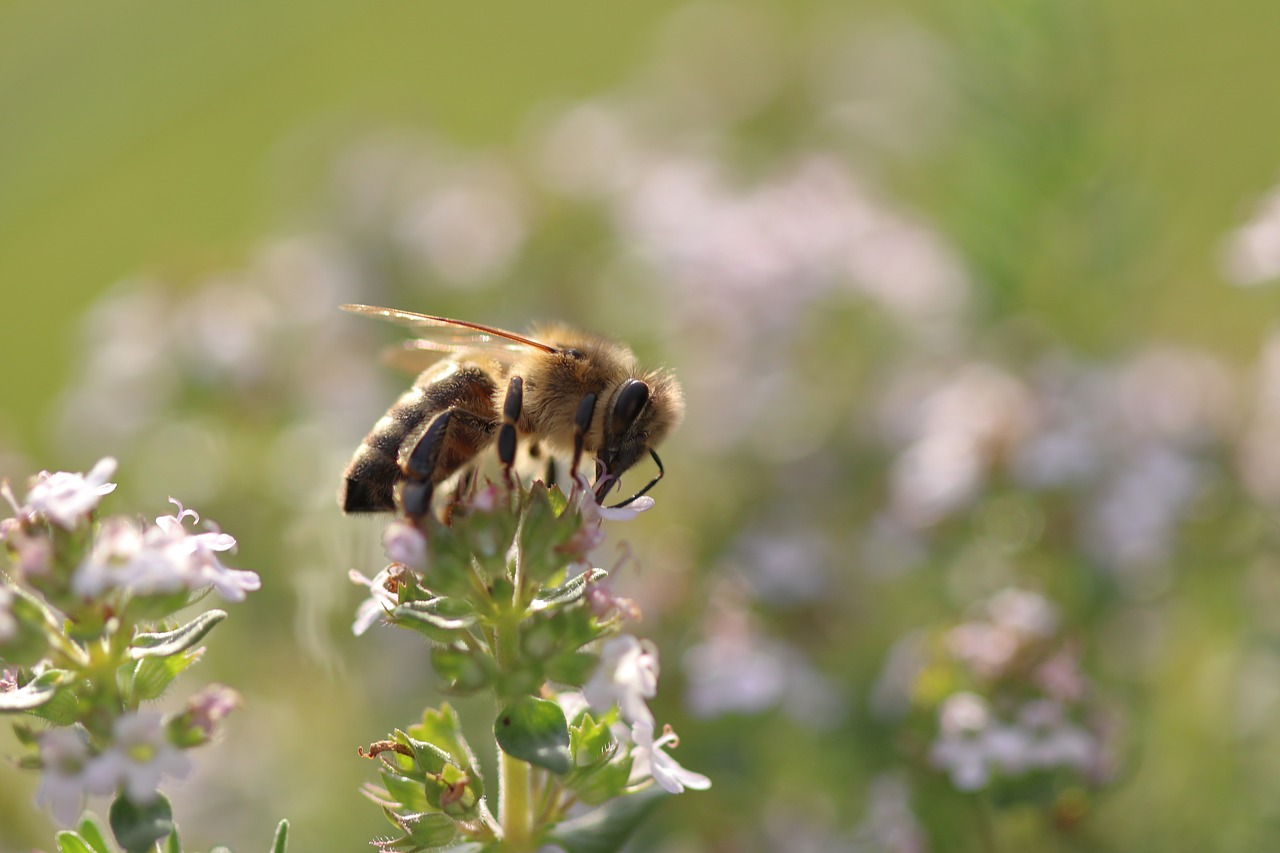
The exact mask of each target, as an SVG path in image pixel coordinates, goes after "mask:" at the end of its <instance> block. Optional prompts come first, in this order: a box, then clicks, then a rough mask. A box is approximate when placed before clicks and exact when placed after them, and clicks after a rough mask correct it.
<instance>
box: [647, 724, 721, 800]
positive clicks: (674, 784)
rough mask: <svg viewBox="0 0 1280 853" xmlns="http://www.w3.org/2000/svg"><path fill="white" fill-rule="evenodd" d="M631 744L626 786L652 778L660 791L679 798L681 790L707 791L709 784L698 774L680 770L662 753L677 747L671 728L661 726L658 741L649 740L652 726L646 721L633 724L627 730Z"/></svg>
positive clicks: (706, 779) (677, 742) (678, 766)
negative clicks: (667, 748) (629, 766)
mask: <svg viewBox="0 0 1280 853" xmlns="http://www.w3.org/2000/svg"><path fill="white" fill-rule="evenodd" d="M631 740H632V742H633V743H634V744H635V747H634V748H633V749H632V750H631V777H630V779H629V780H628V781H629V783H635V782H638V781H640V780H642V779H645V778H648V777H650V776H652V777H653V781H655V782H657V783H658V784H659V785H660V786H661V787H662V789H663V790H664V791H666V792H667V793H670V794H680V793H683V792H684V789H685V788H690V789H692V790H694V791H705V790H707V789H708V788H710V787H711V780H710V779H708V778H707V777H706V776H703V775H702V774H701V773H694V772H693V771H692V770H686V769H684V768H683V767H681V766H680V764H679V762H677V761H676V760H675V759H674V758H672V757H671V756H669V755H667V754H666V753H665V752H663V751H662V748H663V747H665V746H667V745H671V746H673V747H675V746H679V745H680V739H679V738H678V737H676V733H675V732H673V731H672V730H671V726H663V728H662V737H660V738H658V739H657V740H656V741H655V740H654V739H653V723H652V722H649V721H648V720H637V721H636V722H635V723H634V724H633V725H632V726H631Z"/></svg>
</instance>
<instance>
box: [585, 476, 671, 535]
mask: <svg viewBox="0 0 1280 853" xmlns="http://www.w3.org/2000/svg"><path fill="white" fill-rule="evenodd" d="M575 479H576V480H577V482H578V512H580V513H581V514H582V517H583V519H584V520H585V521H586V522H587V524H598V523H599V522H600V521H602V520H603V521H630V520H632V519H633V518H635V517H636V516H638V515H639V514H640V513H642V512H647V511H648V510H651V509H653V505H654V500H653V498H651V497H649V496H648V495H643V496H641V497H638V498H635V499H634V500H632V501H631V502H630V503H628V504H627V505H626V506H616V507H609V506H604V505H603V504H600V503H597V502H596V498H595V492H594V491H592V489H591V486H590V485H589V484H588V483H587V475H586V474H581V473H580V474H578V475H577V477H576V478H575Z"/></svg>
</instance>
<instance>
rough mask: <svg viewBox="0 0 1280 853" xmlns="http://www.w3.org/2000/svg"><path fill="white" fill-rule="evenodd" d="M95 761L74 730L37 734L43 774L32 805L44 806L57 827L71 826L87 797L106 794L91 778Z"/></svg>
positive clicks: (110, 787)
mask: <svg viewBox="0 0 1280 853" xmlns="http://www.w3.org/2000/svg"><path fill="white" fill-rule="evenodd" d="M97 760H98V759H97V758H95V757H93V756H91V755H90V753H89V744H88V743H87V742H86V741H85V738H84V735H83V734H81V733H80V731H79V730H78V729H50V730H48V731H46V732H44V733H43V734H41V735H40V763H41V765H42V766H43V768H44V775H43V776H41V778H40V788H39V790H37V791H36V805H37V806H48V807H49V810H50V811H51V812H52V813H53V818H54V820H56V821H57V822H58V825H59V826H71V825H72V824H74V823H75V821H76V818H78V817H80V812H82V811H83V810H84V801H85V796H86V795H87V794H109V793H111V791H112V790H114V787H115V786H114V785H104V784H102V783H101V781H100V780H97V779H96V778H95V777H94V775H93V772H92V771H93V768H94V766H95V765H96V762H97Z"/></svg>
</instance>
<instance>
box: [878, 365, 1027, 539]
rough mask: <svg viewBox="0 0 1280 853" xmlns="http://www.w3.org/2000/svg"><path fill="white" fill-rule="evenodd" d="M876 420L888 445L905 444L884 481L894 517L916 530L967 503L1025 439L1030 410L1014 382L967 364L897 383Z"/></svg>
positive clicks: (990, 367) (915, 374)
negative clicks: (995, 466)
mask: <svg viewBox="0 0 1280 853" xmlns="http://www.w3.org/2000/svg"><path fill="white" fill-rule="evenodd" d="M881 419H882V421H883V422H884V425H885V429H886V432H887V433H888V436H889V438H890V440H891V441H894V442H905V444H906V446H905V448H904V449H903V450H902V452H901V453H900V454H899V455H898V457H897V459H896V460H895V461H894V464H893V468H892V471H891V473H890V483H889V489H890V506H891V509H892V512H893V515H894V516H895V518H897V519H898V520H899V521H901V522H902V523H904V524H907V525H909V526H910V527H913V528H916V529H922V528H925V527H928V526H930V525H932V524H935V523H937V522H939V521H941V520H942V519H944V518H946V517H947V516H949V515H951V514H952V513H954V512H955V511H957V510H958V509H959V508H961V507H962V506H964V505H966V504H967V503H968V502H969V501H970V500H971V499H972V498H973V496H974V495H975V494H976V493H977V492H978V489H979V488H980V487H981V486H982V484H983V482H984V481H985V479H986V477H987V475H988V472H989V470H990V468H991V467H992V465H993V464H994V463H995V462H996V461H997V460H998V459H999V458H1000V457H1001V456H1002V455H1003V454H1005V453H1007V452H1009V451H1010V450H1011V449H1012V448H1015V447H1017V446H1018V445H1019V444H1020V443H1021V442H1022V441H1023V440H1024V438H1025V437H1026V436H1027V435H1028V434H1029V433H1030V431H1031V429H1032V426H1033V424H1034V420H1035V410H1034V407H1033V398H1032V395H1031V393H1030V390H1029V389H1028V388H1027V386H1026V385H1025V384H1024V383H1023V382H1022V381H1021V380H1020V379H1018V378H1017V377H1015V376H1013V375H1012V374H1010V373H1008V372H1007V371H1005V370H1004V369H1002V368H1000V367H997V366H995V365H990V364H983V363H973V364H968V365H965V366H964V367H963V368H961V369H960V370H957V371H954V372H952V373H951V374H950V375H946V376H941V377H937V376H929V375H927V374H921V373H918V372H916V371H909V372H906V373H904V374H902V375H901V376H899V377H897V378H896V381H895V384H894V386H893V387H892V388H891V389H890V392H889V394H888V396H887V398H886V400H885V403H884V405H883V407H882V410H881Z"/></svg>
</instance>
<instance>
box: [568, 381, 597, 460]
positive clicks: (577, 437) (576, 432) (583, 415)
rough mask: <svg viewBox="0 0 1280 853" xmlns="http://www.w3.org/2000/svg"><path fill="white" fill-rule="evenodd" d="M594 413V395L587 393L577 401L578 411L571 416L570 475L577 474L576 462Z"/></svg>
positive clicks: (580, 458) (579, 456) (580, 457)
mask: <svg viewBox="0 0 1280 853" xmlns="http://www.w3.org/2000/svg"><path fill="white" fill-rule="evenodd" d="M595 413H596V395H595V394H588V395H587V396H585V397H583V398H582V401H581V402H579V403H578V411H577V412H576V413H575V414H574V416H573V467H571V468H570V469H569V476H570V477H577V476H578V463H579V462H581V461H582V445H583V440H584V439H585V438H586V435H587V430H589V429H591V418H592V417H593V416H594V415H595Z"/></svg>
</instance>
